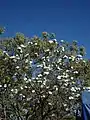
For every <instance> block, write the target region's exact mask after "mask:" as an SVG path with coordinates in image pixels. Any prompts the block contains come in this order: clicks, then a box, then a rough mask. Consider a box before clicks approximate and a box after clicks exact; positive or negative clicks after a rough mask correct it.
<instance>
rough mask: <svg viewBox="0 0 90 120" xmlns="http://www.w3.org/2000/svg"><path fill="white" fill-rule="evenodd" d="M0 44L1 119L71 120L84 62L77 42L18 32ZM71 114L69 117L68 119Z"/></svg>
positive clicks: (80, 90)
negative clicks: (70, 42) (29, 36)
mask: <svg viewBox="0 0 90 120" xmlns="http://www.w3.org/2000/svg"><path fill="white" fill-rule="evenodd" d="M0 46H3V47H2V49H1V50H0V79H1V80H0V108H1V113H2V117H4V118H5V120H36V119H38V120H65V119H68V118H69V119H72V116H73V115H74V112H75V110H76V109H77V106H78V105H80V102H81V100H80V95H81V92H82V91H83V87H84V85H85V80H84V76H85V69H84V68H85V67H86V64H87V63H86V61H85V60H84V59H83V55H84V53H85V51H84V48H83V47H79V46H78V44H77V41H73V42H72V44H69V43H67V42H66V41H64V40H61V41H60V42H57V40H56V39H55V35H54V34H53V33H52V34H48V33H47V32H43V33H42V37H41V38H39V37H37V36H35V37H33V38H27V37H25V36H24V35H23V34H21V33H18V34H16V36H15V37H14V38H10V39H9V40H6V41H3V43H1V45H0ZM70 117H71V118H70Z"/></svg>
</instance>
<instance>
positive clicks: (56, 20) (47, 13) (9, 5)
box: [0, 0, 90, 58]
mask: <svg viewBox="0 0 90 120" xmlns="http://www.w3.org/2000/svg"><path fill="white" fill-rule="evenodd" d="M0 25H2V26H5V27H6V33H5V34H4V36H14V35H15V33H16V32H23V33H24V34H25V35H27V36H29V37H31V36H33V35H35V34H37V35H40V33H41V32H42V31H47V32H54V33H56V38H57V39H58V40H60V39H64V40H67V41H72V40H78V42H79V44H82V45H84V46H85V47H86V50H87V57H88V58H90V53H89V47H90V0H0Z"/></svg>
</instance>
